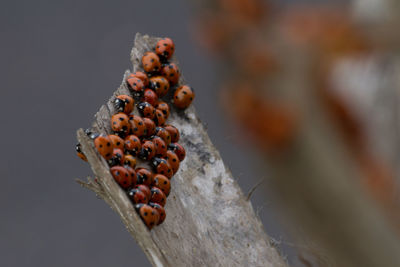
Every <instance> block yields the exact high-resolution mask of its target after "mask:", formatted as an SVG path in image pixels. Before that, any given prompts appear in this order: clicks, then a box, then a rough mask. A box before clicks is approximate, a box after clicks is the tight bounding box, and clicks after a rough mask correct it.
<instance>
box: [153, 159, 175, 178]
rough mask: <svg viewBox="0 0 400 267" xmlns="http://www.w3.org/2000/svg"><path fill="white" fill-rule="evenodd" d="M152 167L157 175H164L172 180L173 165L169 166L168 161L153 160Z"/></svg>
mask: <svg viewBox="0 0 400 267" xmlns="http://www.w3.org/2000/svg"><path fill="white" fill-rule="evenodd" d="M150 165H151V167H152V168H153V170H154V172H155V173H159V174H163V175H165V176H167V177H168V178H172V176H173V175H174V173H173V172H172V168H171V165H169V163H168V161H167V160H166V159H163V158H157V157H156V158H153V159H152V161H151V162H150Z"/></svg>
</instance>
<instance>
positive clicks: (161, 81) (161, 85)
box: [150, 76, 169, 97]
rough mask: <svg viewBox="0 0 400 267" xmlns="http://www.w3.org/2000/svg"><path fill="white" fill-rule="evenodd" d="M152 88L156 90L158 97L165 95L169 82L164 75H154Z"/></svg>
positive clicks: (151, 79) (151, 81)
mask: <svg viewBox="0 0 400 267" xmlns="http://www.w3.org/2000/svg"><path fill="white" fill-rule="evenodd" d="M150 88H151V89H153V90H154V91H155V92H156V94H157V95H158V97H163V96H165V95H166V94H167V93H168V90H169V82H168V80H167V79H165V77H163V76H154V77H151V78H150Z"/></svg>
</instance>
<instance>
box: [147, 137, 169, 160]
mask: <svg viewBox="0 0 400 267" xmlns="http://www.w3.org/2000/svg"><path fill="white" fill-rule="evenodd" d="M151 141H152V142H153V143H154V145H155V146H156V156H157V157H165V156H167V145H166V144H165V142H164V140H163V139H162V138H161V137H159V136H154V137H153V138H152V139H151Z"/></svg>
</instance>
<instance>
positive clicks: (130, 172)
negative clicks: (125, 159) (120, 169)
mask: <svg viewBox="0 0 400 267" xmlns="http://www.w3.org/2000/svg"><path fill="white" fill-rule="evenodd" d="M125 169H126V170H127V171H128V172H129V174H130V175H131V177H132V185H131V187H135V186H136V183H137V175H136V171H135V169H133V168H132V167H130V166H128V165H125Z"/></svg>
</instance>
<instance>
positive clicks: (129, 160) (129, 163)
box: [124, 154, 136, 168]
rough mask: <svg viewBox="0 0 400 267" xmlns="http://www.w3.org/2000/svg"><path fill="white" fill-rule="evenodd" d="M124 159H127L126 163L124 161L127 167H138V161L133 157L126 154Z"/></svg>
mask: <svg viewBox="0 0 400 267" xmlns="http://www.w3.org/2000/svg"><path fill="white" fill-rule="evenodd" d="M124 158H125V161H124V164H125V165H127V166H129V167H131V168H135V167H136V159H135V158H134V157H133V156H132V155H130V154H126V155H125V156H124Z"/></svg>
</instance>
